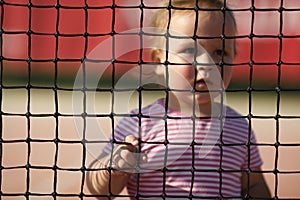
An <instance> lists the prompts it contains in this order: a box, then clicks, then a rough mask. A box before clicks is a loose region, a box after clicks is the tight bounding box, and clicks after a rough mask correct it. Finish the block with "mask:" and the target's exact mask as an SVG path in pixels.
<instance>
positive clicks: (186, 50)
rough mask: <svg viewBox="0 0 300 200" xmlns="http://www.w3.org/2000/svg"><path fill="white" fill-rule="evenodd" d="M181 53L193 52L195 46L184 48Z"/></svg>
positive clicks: (194, 51)
mask: <svg viewBox="0 0 300 200" xmlns="http://www.w3.org/2000/svg"><path fill="white" fill-rule="evenodd" d="M182 53H187V54H195V53H196V50H195V48H186V49H184V50H183V51H182Z"/></svg>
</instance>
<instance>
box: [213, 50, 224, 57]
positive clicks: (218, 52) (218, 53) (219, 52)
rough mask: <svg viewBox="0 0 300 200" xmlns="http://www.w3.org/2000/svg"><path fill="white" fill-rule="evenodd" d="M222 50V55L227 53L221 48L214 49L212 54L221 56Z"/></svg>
mask: <svg viewBox="0 0 300 200" xmlns="http://www.w3.org/2000/svg"><path fill="white" fill-rule="evenodd" d="M223 52H224V56H226V55H227V53H226V51H224V50H223V49H218V50H215V51H214V54H215V55H216V56H222V55H223Z"/></svg>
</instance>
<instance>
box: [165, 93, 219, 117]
mask: <svg viewBox="0 0 300 200" xmlns="http://www.w3.org/2000/svg"><path fill="white" fill-rule="evenodd" d="M212 106H215V103H214V102H210V101H209V102H205V103H201V104H200V105H199V104H194V103H193V102H191V103H189V102H186V101H181V102H180V103H179V101H178V99H177V98H176V97H175V96H174V95H170V97H169V107H170V108H171V109H172V110H175V111H178V112H180V113H182V114H183V115H186V116H197V117H211V116H212Z"/></svg>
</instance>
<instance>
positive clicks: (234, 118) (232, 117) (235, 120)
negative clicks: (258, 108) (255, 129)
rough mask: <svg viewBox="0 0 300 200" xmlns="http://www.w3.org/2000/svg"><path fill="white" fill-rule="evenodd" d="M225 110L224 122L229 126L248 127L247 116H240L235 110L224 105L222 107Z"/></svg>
mask: <svg viewBox="0 0 300 200" xmlns="http://www.w3.org/2000/svg"><path fill="white" fill-rule="evenodd" d="M224 109H225V111H226V112H225V113H226V114H225V116H224V117H225V119H226V122H227V123H229V124H231V125H238V126H245V127H248V120H247V118H248V116H247V115H242V114H241V113H239V112H238V111H237V110H235V109H234V108H232V107H230V106H228V105H226V106H224Z"/></svg>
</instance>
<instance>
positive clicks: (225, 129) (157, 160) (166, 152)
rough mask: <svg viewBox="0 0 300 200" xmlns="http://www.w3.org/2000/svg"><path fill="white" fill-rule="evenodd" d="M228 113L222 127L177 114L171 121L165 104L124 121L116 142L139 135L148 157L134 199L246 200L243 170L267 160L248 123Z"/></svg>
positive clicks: (133, 186) (134, 183)
mask: <svg viewBox="0 0 300 200" xmlns="http://www.w3.org/2000/svg"><path fill="white" fill-rule="evenodd" d="M219 106H220V105H219ZM220 107H221V106H220ZM224 111H225V112H224V113H225V114H224V115H225V116H226V117H225V118H223V120H222V121H220V120H219V119H216V118H214V119H213V118H212V119H199V118H198V119H195V118H194V119H193V118H188V117H180V116H182V114H181V113H179V112H177V111H174V110H171V109H169V110H168V112H167V113H168V114H167V117H166V115H165V113H166V112H165V106H164V101H163V100H162V99H160V100H158V101H156V102H155V103H153V104H151V105H149V106H147V107H145V108H143V109H142V110H141V113H140V114H141V115H138V114H139V112H138V110H134V111H132V113H131V114H132V116H130V117H124V118H123V119H122V120H121V121H120V122H119V123H118V125H117V127H116V128H115V130H114V139H115V140H116V141H120V142H122V141H124V138H125V137H126V136H127V135H134V136H136V137H138V138H140V139H141V141H142V142H141V152H143V153H145V154H146V155H147V163H141V164H140V165H139V166H140V173H134V174H132V175H131V176H130V179H129V182H128V185H127V189H128V192H129V194H130V195H133V196H134V195H137V194H138V195H139V199H188V197H191V196H194V197H199V198H206V197H207V198H209V199H214V198H220V197H224V198H229V199H240V198H241V174H242V173H241V172H242V170H246V169H250V168H251V169H257V168H259V167H260V166H261V165H262V160H261V158H260V156H259V152H258V149H257V146H255V143H256V139H255V136H254V134H253V132H252V131H251V129H250V128H249V125H248V123H247V121H246V120H245V119H243V118H241V116H240V115H239V114H238V113H237V112H235V111H234V110H233V109H231V108H229V107H227V106H224ZM138 116H140V117H138ZM220 127H222V128H220ZM221 130H222V131H221ZM111 149H112V148H111V145H109V144H108V145H106V147H105V148H104V152H106V153H107V154H111V151H112V150H111ZM163 197H164V198H163Z"/></svg>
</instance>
